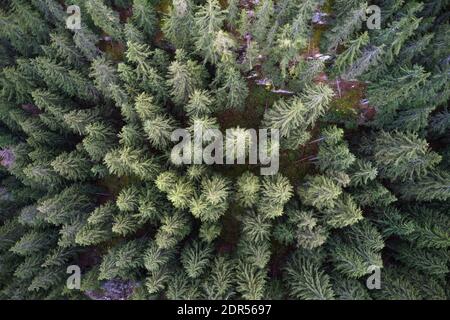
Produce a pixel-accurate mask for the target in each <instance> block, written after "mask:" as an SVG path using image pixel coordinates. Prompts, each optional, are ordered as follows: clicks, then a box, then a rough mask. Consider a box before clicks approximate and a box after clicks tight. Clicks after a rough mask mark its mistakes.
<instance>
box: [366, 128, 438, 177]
mask: <svg viewBox="0 0 450 320" xmlns="http://www.w3.org/2000/svg"><path fill="white" fill-rule="evenodd" d="M374 159H375V164H376V166H377V168H378V170H379V172H380V174H381V175H382V176H384V177H386V178H388V179H391V180H402V181H405V180H411V179H413V178H415V177H423V176H425V175H426V174H427V173H428V172H429V171H430V170H431V169H432V168H433V167H434V166H435V165H437V164H438V163H439V162H440V161H441V159H442V158H441V156H440V155H439V154H437V153H435V152H433V151H430V150H429V147H428V143H427V141H426V140H424V139H420V138H419V137H418V135H417V134H415V133H400V132H393V133H388V132H381V133H380V134H379V136H378V137H377V139H376V141H375V146H374Z"/></svg>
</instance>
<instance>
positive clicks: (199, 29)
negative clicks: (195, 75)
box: [194, 0, 225, 64]
mask: <svg viewBox="0 0 450 320" xmlns="http://www.w3.org/2000/svg"><path fill="white" fill-rule="evenodd" d="M224 19H225V11H223V10H221V8H220V4H219V2H218V1H217V0H208V1H207V2H206V4H205V5H204V6H201V7H200V8H199V10H197V11H196V12H195V19H194V22H195V29H196V40H195V48H196V51H197V52H199V53H200V54H201V55H202V56H203V58H204V62H207V61H208V62H211V63H214V64H215V63H217V61H218V58H219V57H218V56H217V54H216V53H215V49H214V40H215V36H216V33H217V32H218V31H219V30H220V28H221V27H222V25H223V22H224Z"/></svg>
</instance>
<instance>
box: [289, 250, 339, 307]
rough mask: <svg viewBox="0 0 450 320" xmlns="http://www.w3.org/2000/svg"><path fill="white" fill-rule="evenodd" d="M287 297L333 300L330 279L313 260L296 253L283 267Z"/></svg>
mask: <svg viewBox="0 0 450 320" xmlns="http://www.w3.org/2000/svg"><path fill="white" fill-rule="evenodd" d="M285 272H286V280H287V283H288V285H289V295H290V296H291V297H293V298H296V299H306V300H333V299H334V291H333V289H332V285H331V281H330V280H331V279H330V277H329V276H328V275H327V274H326V273H324V272H323V271H322V270H321V269H320V265H319V264H318V262H317V261H314V259H313V258H311V257H308V256H304V255H303V254H302V253H300V251H299V252H297V253H295V254H294V255H292V257H291V260H290V261H289V262H288V263H287V265H286V267H285Z"/></svg>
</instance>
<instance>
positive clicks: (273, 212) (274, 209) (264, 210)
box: [258, 174, 293, 218]
mask: <svg viewBox="0 0 450 320" xmlns="http://www.w3.org/2000/svg"><path fill="white" fill-rule="evenodd" d="M292 194H293V188H292V186H291V184H290V183H289V180H288V179H287V178H285V177H284V176H282V175H281V174H277V175H275V176H273V177H264V179H263V180H262V182H261V198H260V199H261V201H260V202H259V204H258V212H260V213H261V214H264V215H265V216H266V217H267V218H275V217H278V216H281V215H283V213H284V205H285V204H286V203H287V202H288V201H289V199H290V198H291V197H292Z"/></svg>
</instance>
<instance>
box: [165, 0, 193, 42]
mask: <svg viewBox="0 0 450 320" xmlns="http://www.w3.org/2000/svg"><path fill="white" fill-rule="evenodd" d="M193 7H194V4H193V3H192V1H191V0H174V1H173V6H172V7H171V8H170V11H169V13H168V16H167V17H166V18H165V19H164V20H163V26H162V30H163V32H164V35H165V36H166V37H167V39H169V41H170V42H171V43H172V44H173V45H174V46H175V47H176V48H178V49H187V48H188V47H190V46H191V45H192V30H195V29H194V12H193Z"/></svg>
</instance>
